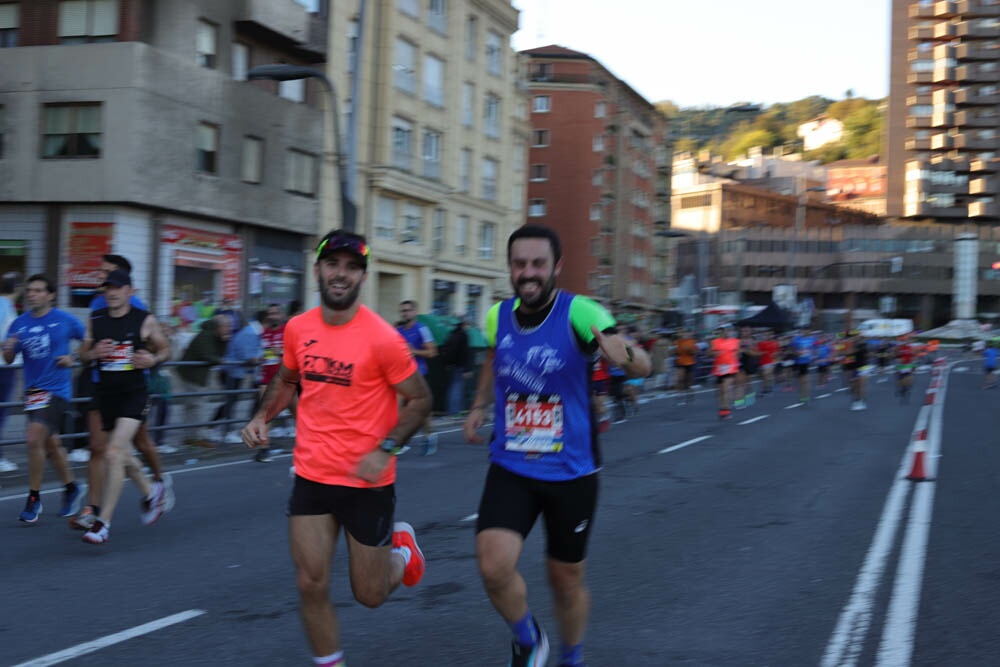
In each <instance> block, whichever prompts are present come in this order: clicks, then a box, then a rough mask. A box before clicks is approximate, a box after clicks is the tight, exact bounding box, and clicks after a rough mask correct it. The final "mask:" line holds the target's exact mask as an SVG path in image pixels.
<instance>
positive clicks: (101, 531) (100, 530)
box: [83, 520, 111, 544]
mask: <svg viewBox="0 0 1000 667" xmlns="http://www.w3.org/2000/svg"><path fill="white" fill-rule="evenodd" d="M109 539H111V538H110V536H109V535H108V527H107V525H105V523H104V522H103V521H100V520H95V521H94V525H93V526H91V528H90V530H88V531H87V532H86V533H84V534H83V541H84V542H86V543H87V544H107V543H108V540H109Z"/></svg>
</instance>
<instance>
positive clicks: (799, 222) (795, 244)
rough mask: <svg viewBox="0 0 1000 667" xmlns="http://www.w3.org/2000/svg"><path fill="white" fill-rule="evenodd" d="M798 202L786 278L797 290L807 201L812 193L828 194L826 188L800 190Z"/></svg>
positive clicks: (796, 295)
mask: <svg viewBox="0 0 1000 667" xmlns="http://www.w3.org/2000/svg"><path fill="white" fill-rule="evenodd" d="M798 190H799V195H798V202H797V203H796V205H795V224H794V227H793V228H792V247H791V252H789V253H788V271H787V275H786V277H787V278H788V284H789V285H790V286H791V287H793V288H795V287H796V286H797V283H796V281H795V260H796V255H797V254H798V251H799V235H800V234H801V230H802V229H803V228H804V227H805V223H806V201H807V197H808V196H809V195H808V193H810V192H826V188H820V187H813V188H801V187H800V188H798ZM795 298H796V300H797V299H798V291H797V290H796V294H795Z"/></svg>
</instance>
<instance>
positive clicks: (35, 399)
mask: <svg viewBox="0 0 1000 667" xmlns="http://www.w3.org/2000/svg"><path fill="white" fill-rule="evenodd" d="M50 403H52V392H51V391H45V390H44V389H28V390H27V391H25V392H24V411H25V412H30V411H31V410H44V409H45V408H47V407H49V404H50Z"/></svg>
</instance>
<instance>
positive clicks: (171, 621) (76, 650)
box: [13, 609, 205, 667]
mask: <svg viewBox="0 0 1000 667" xmlns="http://www.w3.org/2000/svg"><path fill="white" fill-rule="evenodd" d="M204 613H205V611H204V610H203V609H188V610H187V611H182V612H180V613H179V614H174V615H173V616H166V617H164V618H161V619H159V620H157V621H150V622H149V623H143V624H142V625H137V626H136V627H134V628H130V629H128V630H122V631H121V632H116V633H115V634H113V635H108V636H106V637H100V638H98V639H93V640H91V641H89V642H84V643H82V644H77V645H76V646H72V647H70V648H68V649H65V650H63V651H59V652H58V653H49V654H48V655H44V656H42V657H40V658H35V659H34V660H29V661H28V662H22V663H20V664H19V665H14V666H13V667H46V665H57V664H59V663H60V662H66V661H67V660H72V659H73V658H79V657H80V656H82V655H86V654H88V653H93V652H95V651H99V650H101V649H102V648H107V647H108V646H112V645H114V644H120V643H121V642H123V641H127V640H129V639H133V638H135V637H140V636H142V635H147V634H149V633H151V632H156V631H157V630H162V629H163V628H166V627H169V626H171V625H175V624H177V623H183V622H184V621H188V620H190V619H192V618H195V617H198V616H201V615H202V614H204Z"/></svg>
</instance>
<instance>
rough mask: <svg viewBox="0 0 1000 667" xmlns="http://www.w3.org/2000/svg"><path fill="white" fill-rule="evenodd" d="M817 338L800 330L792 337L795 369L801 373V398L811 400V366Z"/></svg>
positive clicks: (790, 346) (791, 348) (790, 344)
mask: <svg viewBox="0 0 1000 667" xmlns="http://www.w3.org/2000/svg"><path fill="white" fill-rule="evenodd" d="M815 347H816V339H815V338H813V337H812V336H810V335H809V334H808V333H806V332H804V331H803V332H799V333H798V334H797V335H796V336H794V337H793V338H792V342H791V343H789V348H790V350H791V352H792V354H793V355H794V360H795V370H796V371H797V372H798V374H799V400H800V401H802V402H803V403H805V402H806V401H808V400H809V367H810V365H811V364H812V362H813V356H814V354H815V350H814V348H815Z"/></svg>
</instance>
